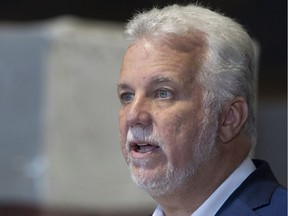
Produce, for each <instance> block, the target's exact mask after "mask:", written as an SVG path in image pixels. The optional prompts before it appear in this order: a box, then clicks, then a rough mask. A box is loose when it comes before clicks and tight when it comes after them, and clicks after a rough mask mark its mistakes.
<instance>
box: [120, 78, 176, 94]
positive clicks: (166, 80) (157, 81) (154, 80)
mask: <svg viewBox="0 0 288 216" xmlns="http://www.w3.org/2000/svg"><path fill="white" fill-rule="evenodd" d="M173 81H174V79H172V78H168V77H154V78H152V81H151V82H150V83H149V85H148V86H151V85H157V84H161V83H171V82H173ZM130 88H131V87H130V85H129V84H127V83H119V84H117V90H118V91H119V90H120V89H130Z"/></svg>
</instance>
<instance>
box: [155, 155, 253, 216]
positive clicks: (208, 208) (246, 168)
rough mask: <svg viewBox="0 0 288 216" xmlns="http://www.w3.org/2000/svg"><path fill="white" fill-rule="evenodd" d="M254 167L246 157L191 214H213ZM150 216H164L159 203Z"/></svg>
mask: <svg viewBox="0 0 288 216" xmlns="http://www.w3.org/2000/svg"><path fill="white" fill-rule="evenodd" d="M255 169H256V167H255V165H254V164H253V162H252V160H251V159H250V158H249V157H247V158H246V159H245V160H244V161H243V162H242V163H241V165H240V166H239V167H238V168H237V169H236V170H234V172H233V173H232V174H231V175H230V176H229V177H228V178H227V179H226V180H225V181H224V182H223V183H222V184H221V185H220V186H219V187H218V188H217V189H216V190H215V191H214V192H213V194H212V195H211V196H210V197H209V198H208V199H207V200H206V201H205V202H204V203H203V204H202V205H201V206H200V207H199V208H198V209H197V210H196V211H195V212H194V213H193V214H192V215H191V216H207V215H215V214H216V213H217V211H218V210H219V209H220V208H221V206H222V205H223V204H224V202H225V201H226V200H227V199H228V197H229V196H230V195H231V194H232V193H233V192H234V191H235V190H236V189H237V188H238V187H239V186H240V185H241V184H242V182H243V181H244V180H245V179H246V178H247V177H248V176H249V175H250V174H251V173H252V172H253V171H254V170H255ZM152 216H165V215H164V212H163V210H162V208H161V206H160V205H158V206H157V208H156V209H155V211H154V213H153V215H152Z"/></svg>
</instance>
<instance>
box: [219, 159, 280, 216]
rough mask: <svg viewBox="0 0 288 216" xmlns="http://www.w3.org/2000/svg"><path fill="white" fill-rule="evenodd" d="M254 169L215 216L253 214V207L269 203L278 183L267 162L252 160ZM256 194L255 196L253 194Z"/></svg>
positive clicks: (248, 215) (249, 215) (246, 215)
mask: <svg viewBox="0 0 288 216" xmlns="http://www.w3.org/2000/svg"><path fill="white" fill-rule="evenodd" d="M253 162H254V164H255V166H256V168H257V169H256V170H255V171H254V172H253V173H252V174H251V175H250V176H248V178H247V179H246V180H245V181H244V182H243V183H242V184H241V185H240V187H239V188H238V189H237V190H236V191H235V192H234V193H233V194H232V195H231V196H230V197H229V198H228V199H227V201H226V202H225V203H224V205H223V206H222V207H221V208H220V210H219V211H218V212H217V214H216V216H220V215H221V216H231V215H233V216H240V215H241V216H242V215H245V216H254V215H256V213H254V211H253V210H254V209H256V208H261V206H265V205H267V204H269V202H270V198H271V196H272V194H273V192H274V191H275V189H276V188H277V187H278V185H279V183H278V182H277V180H276V178H275V177H274V175H273V173H272V171H271V168H270V166H269V165H268V163H267V162H265V161H261V160H253ZM255 194H257V196H255Z"/></svg>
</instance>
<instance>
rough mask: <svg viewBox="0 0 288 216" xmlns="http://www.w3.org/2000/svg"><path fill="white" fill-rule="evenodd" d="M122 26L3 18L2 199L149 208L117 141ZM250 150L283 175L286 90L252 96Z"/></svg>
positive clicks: (0, 47)
mask: <svg viewBox="0 0 288 216" xmlns="http://www.w3.org/2000/svg"><path fill="white" fill-rule="evenodd" d="M122 30H123V29H122V26H121V25H118V24H113V23H100V22H89V21H82V20H78V19H75V18H72V17H66V18H65V17H64V18H60V19H56V20H51V21H47V22H40V23H30V24H21V25H16V24H11V23H10V24H8V23H6V24H4V23H2V24H1V26H0V77H1V78H0V82H1V84H0V116H1V121H0V149H1V151H0V202H8V201H10V202H19V201H20V202H32V203H41V204H45V205H48V206H66V207H71V206H73V207H80V208H90V209H97V210H103V211H105V210H108V209H110V210H111V208H113V209H115V210H117V209H126V210H127V209H131V210H133V209H134V210H135V209H149V211H150V209H151V212H152V209H153V208H154V206H155V203H154V202H153V201H152V200H151V199H150V198H149V197H148V196H147V195H146V194H145V193H144V192H142V191H140V190H138V189H137V188H136V186H135V185H134V184H133V183H132V181H131V180H130V177H129V172H128V170H127V167H126V164H125V162H124V159H122V155H121V153H120V148H119V144H118V143H119V141H118V125H117V110H118V107H119V104H118V99H117V96H116V82H117V78H118V73H119V70H120V64H121V60H122V56H123V54H124V51H125V43H124V42H123V40H122V36H121V33H122ZM258 109H259V112H258V126H259V143H258V146H257V148H256V152H255V155H256V156H257V157H260V158H262V159H266V160H268V161H269V162H271V165H272V168H273V170H274V171H275V173H276V174H277V177H278V179H279V180H280V182H281V183H282V184H286V175H287V172H286V170H287V164H286V152H287V147H286V143H287V140H286V102H285V98H282V97H280V98H279V97H276V98H273V97H272V98H259V105H258Z"/></svg>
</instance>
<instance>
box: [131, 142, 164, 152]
mask: <svg viewBox="0 0 288 216" xmlns="http://www.w3.org/2000/svg"><path fill="white" fill-rule="evenodd" d="M144 145H150V146H155V147H159V145H158V144H157V143H153V142H147V141H143V140H132V141H130V142H129V150H130V151H131V150H132V149H136V148H138V147H139V146H144Z"/></svg>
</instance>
